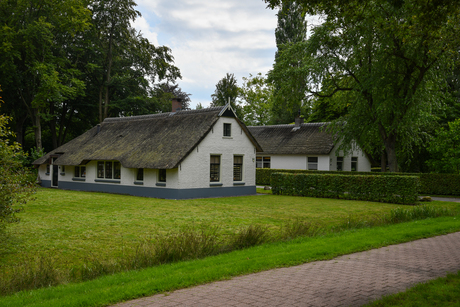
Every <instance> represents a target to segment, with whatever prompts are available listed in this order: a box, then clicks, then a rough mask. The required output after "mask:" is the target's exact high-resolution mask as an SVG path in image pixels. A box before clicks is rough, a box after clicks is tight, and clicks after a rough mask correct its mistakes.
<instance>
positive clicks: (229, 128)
mask: <svg viewBox="0 0 460 307" xmlns="http://www.w3.org/2000/svg"><path fill="white" fill-rule="evenodd" d="M224 136H226V137H230V136H232V124H228V123H224Z"/></svg>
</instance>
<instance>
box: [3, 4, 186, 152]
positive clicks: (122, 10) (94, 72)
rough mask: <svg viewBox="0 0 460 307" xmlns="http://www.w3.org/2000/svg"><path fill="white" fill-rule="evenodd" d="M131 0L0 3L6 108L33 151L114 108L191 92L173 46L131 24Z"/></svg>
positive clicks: (133, 111) (153, 107)
mask: <svg viewBox="0 0 460 307" xmlns="http://www.w3.org/2000/svg"><path fill="white" fill-rule="evenodd" d="M135 8H136V3H135V2H134V1H132V0H101V1H97V0H60V1H52V0H40V1H38V0H6V1H1V6H0V22H1V23H0V29H1V30H0V32H1V35H0V85H1V87H2V89H3V93H2V94H3V100H4V104H3V105H2V110H1V111H2V113H4V114H8V115H9V116H10V117H11V118H12V122H11V127H12V129H13V130H14V131H15V133H16V141H17V142H19V143H20V144H22V145H23V148H24V149H25V150H26V151H28V150H29V149H30V148H36V149H40V148H45V150H46V151H50V150H52V149H53V148H56V147H58V146H60V145H62V144H64V143H65V142H67V141H69V140H70V139H72V138H74V137H76V136H78V135H80V134H81V133H83V132H84V131H86V130H87V129H89V128H90V127H92V126H94V125H96V124H97V123H99V122H101V121H103V120H104V118H106V117H109V116H129V115H140V114H148V113H155V112H159V111H169V110H170V99H171V98H172V97H174V96H175V97H181V98H183V101H184V102H185V104H186V106H187V104H188V102H189V101H190V99H189V98H188V94H187V93H183V92H182V91H181V89H180V88H179V87H178V85H177V84H176V80H177V79H179V78H181V74H180V71H179V69H178V68H177V67H176V66H174V58H173V56H172V54H171V50H170V49H169V48H168V47H166V46H154V45H153V44H152V43H151V42H149V40H148V39H146V38H144V37H143V36H142V34H141V33H140V32H139V31H137V30H136V29H134V28H133V26H132V22H133V21H134V20H135V19H136V18H137V17H139V16H140V13H139V12H138V11H137V10H136V9H135Z"/></svg>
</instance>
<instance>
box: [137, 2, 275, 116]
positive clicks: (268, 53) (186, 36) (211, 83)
mask: <svg viewBox="0 0 460 307" xmlns="http://www.w3.org/2000/svg"><path fill="white" fill-rule="evenodd" d="M137 4H138V7H137V9H138V10H139V11H140V12H141V14H142V17H141V18H138V19H137V20H136V21H135V23H134V26H135V27H136V28H137V29H138V30H141V31H142V33H143V36H144V37H146V38H148V39H149V41H150V42H151V43H153V44H154V45H166V46H168V47H170V48H171V49H172V53H173V56H174V58H175V65H176V66H177V67H179V69H180V70H181V73H182V80H179V81H178V83H179V86H180V87H181V88H182V90H183V91H185V92H187V93H190V94H192V96H191V99H192V103H191V107H192V108H195V106H196V104H197V103H199V102H201V103H202V104H203V106H205V107H206V106H208V105H209V103H210V102H211V94H213V93H214V90H215V87H216V83H217V82H218V81H219V80H220V79H222V78H223V77H224V76H225V74H226V73H234V74H235V76H236V78H237V79H238V84H239V85H242V83H243V82H242V79H241V78H242V77H247V76H249V74H250V73H251V74H253V75H255V74H257V73H259V72H261V73H263V74H266V73H267V72H268V70H270V69H271V68H272V65H273V60H274V56H275V51H276V43H275V28H276V24H277V18H276V13H277V11H273V10H270V9H267V8H266V4H265V2H263V1H262V0H231V1H229V0H225V1H224V0H153V1H152V0H137Z"/></svg>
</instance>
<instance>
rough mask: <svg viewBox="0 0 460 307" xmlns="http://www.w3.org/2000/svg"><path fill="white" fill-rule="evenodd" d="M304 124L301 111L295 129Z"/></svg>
mask: <svg viewBox="0 0 460 307" xmlns="http://www.w3.org/2000/svg"><path fill="white" fill-rule="evenodd" d="M302 124H303V117H300V110H299V115H297V117H296V118H295V127H299V128H300V125H302Z"/></svg>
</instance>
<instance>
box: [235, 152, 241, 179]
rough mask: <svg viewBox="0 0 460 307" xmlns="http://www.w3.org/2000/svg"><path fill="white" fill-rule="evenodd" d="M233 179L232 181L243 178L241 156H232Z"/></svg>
mask: <svg viewBox="0 0 460 307" xmlns="http://www.w3.org/2000/svg"><path fill="white" fill-rule="evenodd" d="M233 180H234V181H242V180H243V157H242V156H234V157H233Z"/></svg>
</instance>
